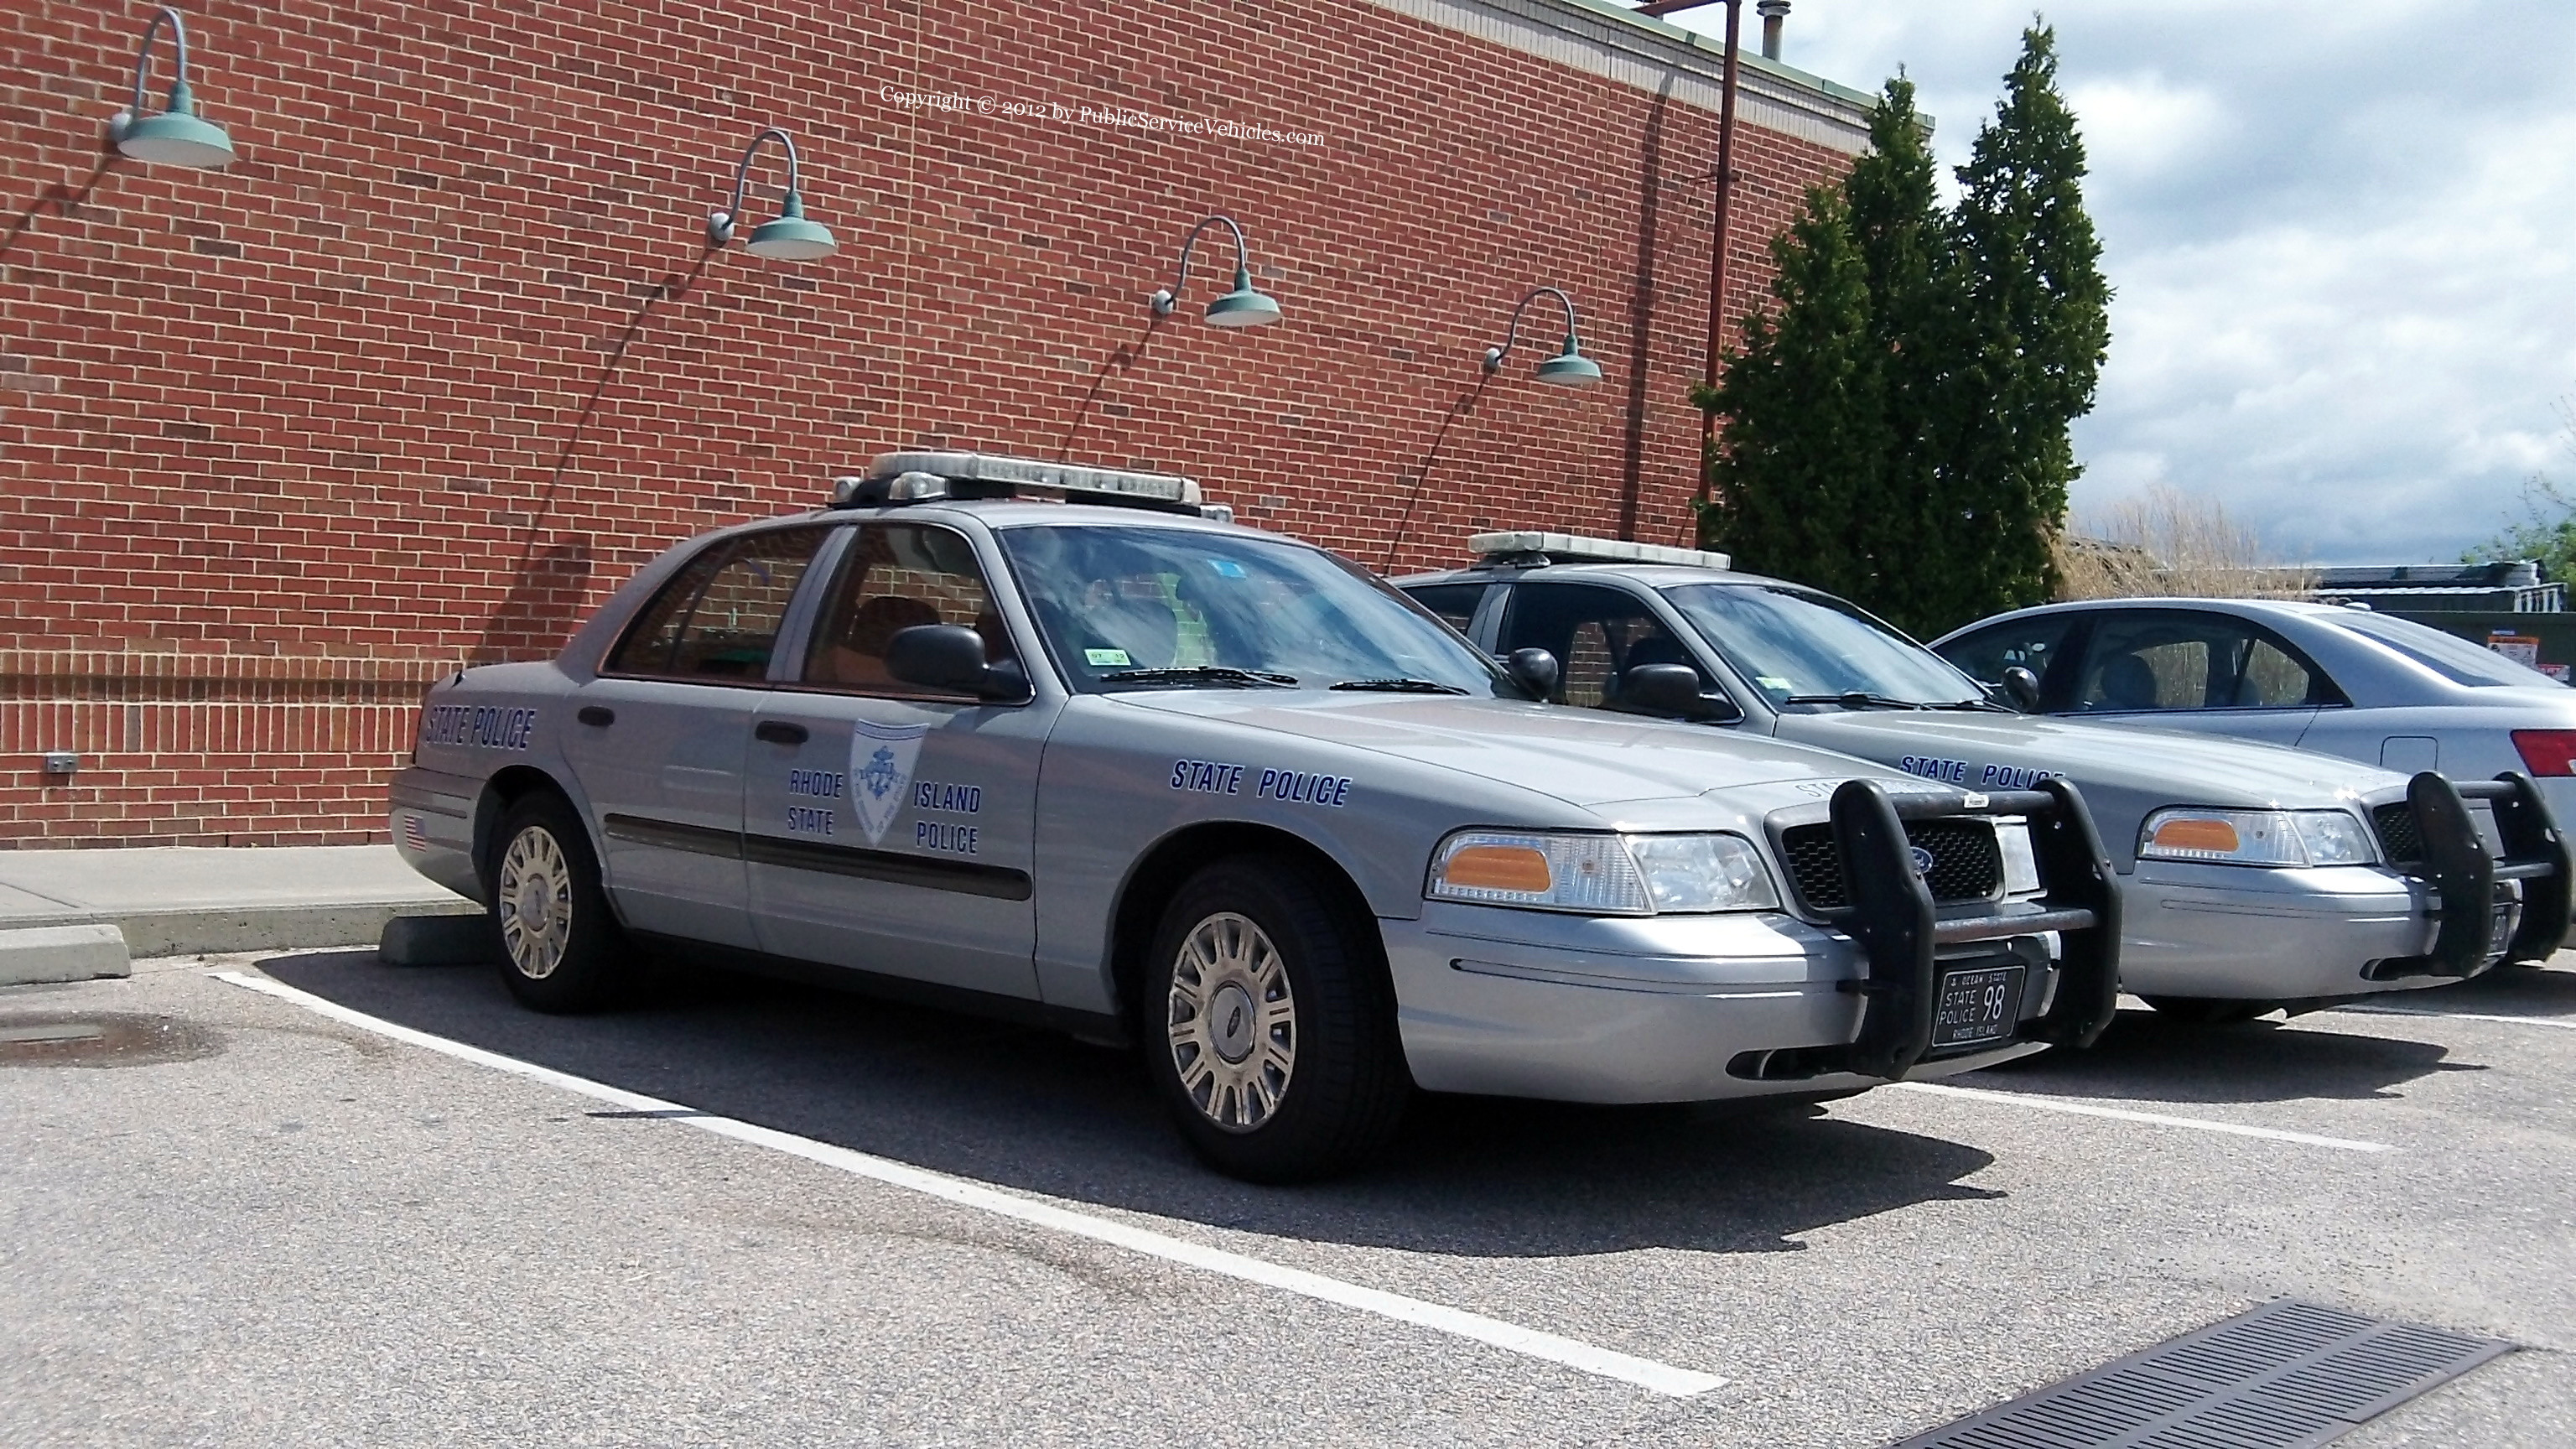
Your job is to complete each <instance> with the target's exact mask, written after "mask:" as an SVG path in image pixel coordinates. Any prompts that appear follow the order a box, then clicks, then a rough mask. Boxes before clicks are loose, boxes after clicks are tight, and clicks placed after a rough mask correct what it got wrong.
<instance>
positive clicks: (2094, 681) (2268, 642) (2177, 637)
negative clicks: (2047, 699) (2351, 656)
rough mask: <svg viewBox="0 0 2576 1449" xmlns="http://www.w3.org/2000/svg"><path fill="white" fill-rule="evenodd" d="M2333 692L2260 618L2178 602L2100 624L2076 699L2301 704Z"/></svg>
mask: <svg viewBox="0 0 2576 1449" xmlns="http://www.w3.org/2000/svg"><path fill="white" fill-rule="evenodd" d="M2332 694H2333V686H2332V685H2330V684H2327V683H2325V681H2324V679H2323V678H2322V676H2320V675H2318V674H2317V673H2316V672H2315V671H2314V670H2312V669H2310V668H2309V667H2308V665H2307V664H2306V662H2305V661H2303V660H2301V659H2299V658H2298V657H2297V656H2295V655H2293V654H2291V653H2290V652H2289V651H2288V650H2286V649H2284V648H2282V647H2281V646H2280V645H2279V644H2278V643H2276V642H2275V641H2274V640H2272V639H2271V638H2270V637H2268V636H2267V635H2265V634H2264V633H2262V632H2261V631H2260V630H2259V629H2258V628H2257V627H2256V626H2255V625H2253V624H2251V623H2249V622H2247V621H2245V620H2242V619H2238V618H2234V617H2232V616H2229V615H2224V614H2204V613H2194V612H2184V611H2180V610H2173V611H2161V612H2142V613H2137V614H2128V613H2120V614H2115V615H2112V616H2110V617H2108V618H2105V619H2104V620H2103V621H2102V622H2101V623H2100V624H2099V625H2098V626H2096V627H2095V629H2094V631H2093V642H2092V644H2091V646H2090V647H2089V648H2087V649H2086V651H2085V655H2084V674H2083V679H2082V682H2081V683H2080V685H2079V686H2078V688H2077V690H2076V695H2075V707H2076V708H2077V709H2080V710H2094V711H2102V712H2106V713H2117V712H2123V711H2139V710H2172V709H2300V708H2311V707H2314V706H2316V705H2319V704H2323V703H2326V702H2328V701H2329V699H2330V697H2331V696H2332Z"/></svg>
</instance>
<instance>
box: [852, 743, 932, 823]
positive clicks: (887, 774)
mask: <svg viewBox="0 0 2576 1449" xmlns="http://www.w3.org/2000/svg"><path fill="white" fill-rule="evenodd" d="M928 733H930V726H928V725H881V724H870V723H869V722H868V721H866V720H854V721H852V722H851V724H850V803H851V804H852V805H854V806H856V807H857V808H858V814H859V828H860V829H862V830H865V831H866V832H867V833H868V844H870V845H874V844H876V843H877V842H878V841H881V840H883V839H885V833H886V828H887V827H888V826H891V825H893V824H894V818H895V816H897V815H899V814H901V813H903V806H904V792H905V791H906V790H908V789H909V788H910V787H911V785H912V766H913V762H914V761H916V760H918V759H920V758H921V737H922V736H923V735H926V734H928Z"/></svg>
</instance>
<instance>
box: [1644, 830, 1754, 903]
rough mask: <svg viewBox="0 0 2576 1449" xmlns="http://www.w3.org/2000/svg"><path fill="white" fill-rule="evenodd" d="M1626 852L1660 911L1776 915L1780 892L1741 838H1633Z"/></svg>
mask: <svg viewBox="0 0 2576 1449" xmlns="http://www.w3.org/2000/svg"><path fill="white" fill-rule="evenodd" d="M1626 839H1627V842H1628V853H1629V854H1630V855H1632V856H1635V857H1636V859H1637V869H1638V871H1639V872H1641V873H1642V874H1643V875H1644V876H1645V877H1646V894H1647V895H1649V896H1651V897H1653V898H1654V902H1655V909H1656V910H1658V911H1776V910H1778V909H1779V908H1780V893H1779V892H1778V891H1776V890H1773V889H1772V888H1771V872H1769V871H1767V870H1764V869H1763V868H1762V857H1761V856H1760V855H1758V854H1756V853H1755V851H1754V849H1753V842H1751V841H1749V840H1746V839H1745V838H1744V837H1743V836H1741V835H1631V836H1628V837H1626Z"/></svg>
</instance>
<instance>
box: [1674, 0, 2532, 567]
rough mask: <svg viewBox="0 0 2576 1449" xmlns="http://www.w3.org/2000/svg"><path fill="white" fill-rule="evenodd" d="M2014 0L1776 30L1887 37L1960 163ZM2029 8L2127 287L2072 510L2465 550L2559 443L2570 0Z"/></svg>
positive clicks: (2329, 545)
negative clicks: (2054, 61)
mask: <svg viewBox="0 0 2576 1449" xmlns="http://www.w3.org/2000/svg"><path fill="white" fill-rule="evenodd" d="M2030 13H2031V6H2030V4H2029V0H1948V3H1944V4H1940V5H1925V4H1922V3H1921V0H1799V4H1798V5H1797V8H1796V10H1795V11H1794V12H1793V13H1792V15H1791V16H1790V20H1789V50H1788V59H1789V61H1790V63H1792V64H1794V65H1798V66H1801V67H1803V68H1806V69H1811V70H1814V71H1816V72H1818V73H1820V74H1824V75H1828V76H1832V77H1833V78H1835V79H1836V80H1839V81H1842V82H1844V83H1845V84H1849V85H1854V86H1860V87H1863V88H1867V89H1875V88H1876V87H1877V85H1878V84H1879V82H1880V81H1882V80H1883V79H1884V78H1885V77H1886V76H1888V75H1890V74H1892V73H1893V72H1894V71H1895V70H1896V68H1897V67H1898V66H1899V65H1903V66H1905V67H1906V69H1907V71H1908V73H1909V74H1910V75H1911V76H1912V77H1913V79H1914V81H1915V83H1916V85H1917V86H1918V88H1919V90H1920V92H1921V102H1922V105H1923V107H1924V109H1925V110H1926V111H1928V112H1930V113H1931V114H1933V115H1934V116H1936V117H1938V118H1939V119H1940V125H1939V127H1938V129H1937V131H1936V133H1935V145H1936V148H1937V150H1938V151H1939V153H1940V155H1941V157H1942V159H1943V160H1944V161H1945V162H1947V163H1950V164H1953V165H1955V164H1957V163H1958V162H1960V161H1963V160H1965V159H1966V157H1967V154H1968V148H1969V146H1970V144H1971V142H1972V141H1973V139H1974V137H1975V134H1976V130H1977V128H1978V126H1979V125H1980V124H1981V123H1982V122H1983V120H1984V119H1985V117H1986V116H1987V115H1988V114H1990V113H1991V111H1992V109H1993V105H1994V101H1995V98H1996V96H1997V94H1998V93H1999V91H2000V89H2001V86H2000V78H2001V76H2002V75H2003V72H2004V71H2005V70H2006V69H2007V68H2008V67H2009V66H2010V65H2011V63H2012V60H2013V57H2014V55H2015V53H2016V52H2017V50H2018V48H2019V46H2020V38H2021V28H2022V26H2023V25H2024V24H2025V23H2027V21H2028V20H2029V18H2030ZM1705 15H1706V18H1702V19H1699V20H1697V21H1695V23H1699V24H1702V25H1703V26H1708V25H1713V24H1715V23H1716V18H1715V11H1714V7H1712V8H1711V11H1710V12H1706V13H1705ZM2049 18H2050V19H2051V20H2052V21H2053V22H2054V23H2056V25H2057V28H2058V51H2059V55H2060V57H2061V59H2062V62H2063V73H2062V80H2063V83H2064V85H2065V87H2066V90H2067V93H2068V96H2069V98H2070V100H2071V102H2072V103H2073V104H2074V106H2075V108H2076V112H2077V115H2078V117H2079V119H2080V120H2081V122H2082V124H2083V126H2084V130H2085V134H2086V139H2087V147H2088V152H2089V155H2090V158H2091V161H2092V164H2093V176H2092V177H2091V179H2090V181H2089V182H2088V184H2087V199H2088V204H2089V206H2090V208H2091V210H2092V212H2093V216H2094V220H2095V223H2096V225H2097V227H2098V228H2099V230H2100V233H2101V236H2102V239H2103V244H2104V263H2103V264H2104V270H2105V271H2106V272H2107V273H2108V274H2109V276H2110V279H2111V283H2112V285H2113V286H2114V288H2116V289H2117V293H2118V295H2117V299H2116V300H2115V301H2114V303H2113V307H2112V330H2113V341H2112V346H2111V361H2110V366H2109V367H2108V368H2107V369H2106V371H2105V373H2104V375H2103V382H2102V392H2101V398H2100V403H2099V406H2098V408H2097V409H2096V411H2095V413H2094V414H2093V416H2091V417H2090V418H2087V419H2085V420H2084V421H2083V422H2082V423H2080V424H2079V425H2078V428H2077V434H2076V441H2077V445H2078V448H2079V451H2080V453H2081V455H2082V456H2083V457H2084V459H2085V461H2086V464H2087V467H2088V472H2087V475H2086V477H2085V478H2084V480H2083V481H2082V482H2081V483H2080V484H2079V485H2078V491H2077V503H2078V507H2079V509H2080V508H2083V507H2087V506H2093V505H2098V504H2099V503H2101V502H2104V501H2107V500H2109V499H2112V498H2116V497H2119V496H2123V495H2125V494H2127V493H2130V492H2133V491H2135V490H2136V489H2139V488H2142V487H2145V486H2147V485H2148V484H2150V483H2155V482H2166V483H2171V484H2172V485H2174V486H2176V487H2179V488H2183V489H2186V490H2192V491H2203V492H2209V493H2214V494H2216V495H2218V496H2220V497H2222V498H2224V499H2225V500H2226V501H2227V503H2228V506H2229V508H2230V509H2231V511H2233V512H2235V513H2237V514H2239V515H2240V516H2241V517H2242V518H2244V519H2245V520H2246V521H2248V522H2250V523H2252V524H2254V525H2255V526H2256V527H2257V528H2258V529H2260V530H2261V531H2262V532H2263V533H2264V534H2265V536H2266V537H2267V539H2268V540H2269V541H2270V542H2271V543H2272V544H2273V545H2274V546H2275V547H2276V548H2278V549H2281V550H2282V551H2284V552H2288V553H2296V554H2303V555H2306V556H2310V557H2314V558H2318V559H2320V560H2324V561H2367V560H2381V561H2389V562H2398V561H2406V560H2414V559H2425V558H2443V557H2450V556H2453V555H2456V554H2457V553H2459V552H2460V551H2461V550H2462V549H2463V548H2466V547H2469V546H2471V545H2473V544H2475V543H2477V542H2479V541H2481V540H2482V539H2484V538H2485V537H2486V536H2487V535H2489V534H2491V533H2492V532H2493V531H2494V530H2495V528H2496V526H2497V525H2498V523H2500V522H2501V521H2502V520H2503V518H2504V517H2505V516H2506V515H2507V514H2508V513H2509V512H2511V511H2512V510H2513V509H2514V508H2515V507H2516V503H2517V499H2518V497H2519V493H2520V489H2521V485H2522V483H2523V480H2524V479H2526V478H2527V477H2529V476H2530V475H2531V474H2532V473H2533V472H2535V471H2538V470H2542V469H2551V468H2554V469H2556V470H2557V471H2558V472H2559V474H2560V475H2561V476H2562V479H2566V475H2567V474H2568V473H2570V472H2571V471H2576V470H2571V469H2570V468H2569V466H2568V464H2569V462H2570V458H2569V455H2568V453H2567V452H2566V450H2565V442H2566V440H2565V438H2564V435H2563V434H2562V433H2560V432H2559V426H2560V420H2559V416H2558V413H2557V408H2556V403H2557V400H2558V399H2559V398H2561V397H2564V396H2566V395H2568V394H2570V393H2572V392H2576V327H2571V326H2570V322H2571V319H2576V245H2572V244H2571V243H2576V174H2571V169H2570V168H2569V167H2568V166H2567V164H2566V158H2567V157H2568V156H2570V155H2576V88H2570V87H2568V86H2567V85H2566V83H2565V81H2564V79H2563V67H2562V65H2561V61H2562V59H2563V57H2565V56H2566V55H2568V54H2570V53H2576V6H2570V5H2566V4H2563V3H2558V0H2282V3H2275V4H2270V5H2264V6H2247V5H2243V4H2242V3H2239V0H2086V3H2085V4H2083V5H2080V6H2060V7H2057V10H2056V12H2055V13H2052V14H2051V15H2050V17H2049ZM2566 481H2576V479H2566Z"/></svg>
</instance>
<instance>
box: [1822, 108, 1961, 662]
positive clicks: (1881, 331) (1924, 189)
mask: <svg viewBox="0 0 2576 1449" xmlns="http://www.w3.org/2000/svg"><path fill="white" fill-rule="evenodd" d="M1869 133H1870V152H1869V154H1868V155H1865V156H1863V157H1861V158H1860V160H1859V161H1858V162H1857V163H1855V164H1854V165H1853V167H1852V170H1851V175H1850V177H1849V178H1848V180H1846V181H1845V183H1844V189H1845V191H1846V193H1847V194H1848V195H1849V196H1850V198H1851V224H1852V236H1853V241H1854V243H1855V245H1856V246H1857V247H1858V248H1859V251H1860V255H1861V262H1862V270H1863V273H1864V275H1865V277H1866V280H1867V285H1868V287H1869V294H1870V319H1869V328H1868V336H1869V341H1870V349H1871V352H1872V354H1873V355H1874V357H1875V358H1876V363H1877V366H1878V368H1879V371H1880V375H1881V378H1880V393H1881V399H1882V402H1881V407H1882V409H1883V417H1884V425H1885V429H1886V432H1885V435H1884V438H1883V440H1882V444H1881V446H1882V448H1883V450H1884V451H1883V457H1882V461H1881V463H1880V465H1879V467H1878V469H1877V470H1876V476H1875V477H1874V479H1873V480H1872V481H1873V482H1874V483H1875V484H1876V496H1874V497H1872V498H1871V499H1869V500H1868V502H1867V506H1866V508H1865V510H1864V517H1863V526H1862V529H1861V537H1862V541H1863V546H1864V548H1865V550H1866V551H1867V553H1868V554H1869V555H1870V557H1871V559H1872V562H1873V565H1874V568H1875V573H1876V578H1877V588H1876V589H1875V591H1874V592H1872V593H1870V594H1867V595H1864V596H1861V597H1860V598H1859V599H1858V602H1860V603H1862V604H1864V605H1866V606H1867V607H1869V608H1870V609H1872V610H1875V611H1876V612H1878V613H1881V614H1884V615H1886V616H1887V617H1888V618H1890V619H1893V620H1895V621H1896V622H1897V623H1898V624H1900V625H1902V626H1904V627H1906V628H1910V629H1918V630H1919V629H1929V628H1931V627H1932V626H1933V625H1934V624H1936V623H1938V622H1939V621H1940V614H1939V610H1940V606H1941V599H1942V596H1943V594H1944V593H1945V592H1946V590H1947V587H1948V585H1947V582H1946V579H1945V575H1946V573H1947V572H1948V571H1949V568H1950V567H1951V565H1950V562H1949V561H1948V560H1944V559H1942V558H1939V557H1937V556H1936V555H1935V554H1934V553H1933V552H1932V551H1930V550H1927V549H1926V548H1925V547H1924V546H1923V544H1924V539H1925V537H1926V535H1927V533H1928V532H1929V531H1930V530H1931V528H1932V516H1931V515H1932V512H1933V510H1934V508H1935V506H1936V500H1937V499H1938V498H1939V497H1940V495H1941V492H1942V487H1941V482H1942V476H1943V469H1942V463H1943V460H1944V458H1945V457H1946V456H1947V454H1948V451H1949V450H1950V448H1951V447H1952V446H1954V445H1955V443H1956V441H1957V433H1958V429H1957V427H1956V426H1955V424H1954V422H1953V421H1952V418H1951V414H1952V413H1953V412H1954V411H1955V408H1954V407H1953V406H1952V398H1951V396H1950V393H1949V390H1948V386H1947V384H1948V375H1949V373H1950V372H1951V370H1952V369H1953V367H1954V365H1955V364H1954V362H1953V359H1954V358H1955V357H1956V356H1957V354H1958V352H1959V348H1960V344H1961V340H1962V337H1963V335H1964V334H1963V328H1962V323H1963V319H1964V316H1965V313H1966V306H1965V297H1964V289H1963V288H1962V285H1961V269H1960V266H1959V261H1958V255H1957V247H1956V239H1955V237H1954V236H1953V233H1952V228H1951V224H1950V219H1949V217H1948V216H1947V215H1946V214H1945V213H1944V212H1943V211H1942V209H1941V203H1940V195H1939V192H1938V189H1937V187H1936V186H1935V184H1934V180H1933V162H1932V149H1931V144H1930V141H1931V137H1930V133H1929V130H1928V128H1927V127H1926V126H1925V124H1924V120H1923V115H1922V113H1921V112H1920V111H1918V110H1916V109H1915V105H1914V83H1913V82H1912V81H1910V80H1908V79H1906V78H1905V76H1904V74H1903V73H1902V72H1900V73H1898V75H1897V76H1896V78H1895V79H1893V80H1890V81H1889V82H1888V83H1887V88H1886V90H1885V91H1884V92H1882V93H1881V95H1880V96H1879V101H1878V104H1877V106H1875V107H1874V108H1873V109H1872V110H1871V112H1870V127H1869ZM1927 637H1928V636H1927Z"/></svg>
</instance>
